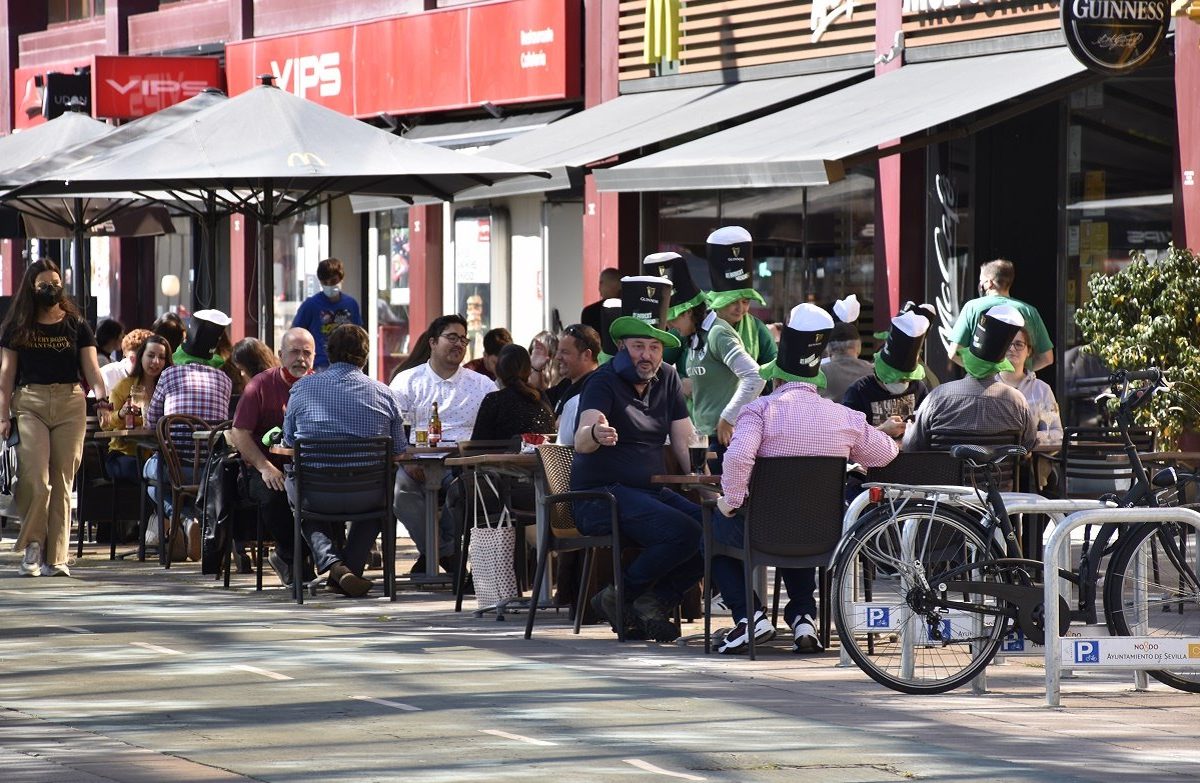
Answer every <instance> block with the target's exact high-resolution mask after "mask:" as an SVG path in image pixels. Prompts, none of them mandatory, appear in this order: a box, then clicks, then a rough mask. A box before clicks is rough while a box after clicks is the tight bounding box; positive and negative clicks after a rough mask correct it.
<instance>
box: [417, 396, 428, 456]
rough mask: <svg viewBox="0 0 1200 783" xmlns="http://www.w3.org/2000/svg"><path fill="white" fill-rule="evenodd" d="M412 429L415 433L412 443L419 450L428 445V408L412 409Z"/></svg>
mask: <svg viewBox="0 0 1200 783" xmlns="http://www.w3.org/2000/svg"><path fill="white" fill-rule="evenodd" d="M413 427H414V428H415V429H416V431H417V435H416V437H415V438H414V439H413V440H414V443H415V444H416V445H417V446H418V447H421V448H424V447H425V446H428V445H429V408H428V407H426V406H424V405H418V406H416V408H414V409H413Z"/></svg>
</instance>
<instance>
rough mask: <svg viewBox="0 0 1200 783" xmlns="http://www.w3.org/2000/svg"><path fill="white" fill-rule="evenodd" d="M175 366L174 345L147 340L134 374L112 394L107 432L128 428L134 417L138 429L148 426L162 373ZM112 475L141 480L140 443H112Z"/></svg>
mask: <svg viewBox="0 0 1200 783" xmlns="http://www.w3.org/2000/svg"><path fill="white" fill-rule="evenodd" d="M170 366H171V343H170V341H169V340H167V338H165V337H163V336H162V335H158V334H153V335H150V336H149V337H147V338H146V341H145V342H143V343H142V347H141V348H139V349H138V352H137V355H136V358H135V359H134V363H133V371H132V372H131V373H129V376H128V377H126V378H123V379H122V380H120V381H119V382H118V383H117V385H116V386H114V387H113V390H112V391H111V392H109V394H110V396H111V398H112V405H113V409H112V410H111V411H109V413H108V414H107V415H105V416H102V417H101V418H100V426H101V427H102V428H104V429H106V430H121V429H125V424H126V419H127V418H128V417H129V416H132V417H133V426H134V427H144V426H146V425H145V421H146V420H145V415H146V411H145V408H146V406H147V405H149V404H150V400H151V398H153V397H154V389H155V387H156V386H158V379H159V377H160V376H161V375H162V371H163V370H165V369H166V368H168V367H170ZM108 475H109V476H111V477H112V478H114V479H124V480H126V481H137V480H138V477H139V476H140V475H141V470H140V468H139V466H138V460H137V442H136V441H133V440H130V439H128V438H113V439H112V441H110V442H109V444H108Z"/></svg>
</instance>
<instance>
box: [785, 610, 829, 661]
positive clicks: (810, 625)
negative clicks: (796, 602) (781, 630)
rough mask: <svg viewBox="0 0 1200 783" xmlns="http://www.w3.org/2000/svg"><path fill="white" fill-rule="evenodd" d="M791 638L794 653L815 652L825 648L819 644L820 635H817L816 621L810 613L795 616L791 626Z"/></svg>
mask: <svg viewBox="0 0 1200 783" xmlns="http://www.w3.org/2000/svg"><path fill="white" fill-rule="evenodd" d="M792 639H793V640H794V643H793V644H792V652H794V653H815V652H821V651H822V650H823V649H825V648H824V647H822V646H821V637H819V636H817V623H816V621H815V620H813V618H812V615H810V614H802V615H800V616H799V617H797V618H796V623H795V625H793V626H792Z"/></svg>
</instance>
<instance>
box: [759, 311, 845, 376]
mask: <svg viewBox="0 0 1200 783" xmlns="http://www.w3.org/2000/svg"><path fill="white" fill-rule="evenodd" d="M832 331H833V316H831V315H830V314H829V313H828V312H826V311H825V310H824V309H822V308H820V307H817V306H816V305H815V304H810V303H808V302H805V303H803V304H798V305H796V306H795V307H793V308H792V312H791V314H790V315H789V316H788V322H787V324H786V325H785V326H784V327H783V333H782V334H781V335H780V337H779V355H778V356H776V357H775V361H773V362H768V363H767V364H764V365H763V366H762V367H761V368H760V369H759V371H758V374H759V375H761V376H762V377H763V378H766V379H767V380H770V379H772V378H780V379H782V380H785V381H802V382H804V383H811V384H813V385H815V386H816V387H817V388H819V389H824V388H825V373H823V372H821V355H822V354H824V353H825V344H826V343H827V342H828V341H829V334H830V332H832Z"/></svg>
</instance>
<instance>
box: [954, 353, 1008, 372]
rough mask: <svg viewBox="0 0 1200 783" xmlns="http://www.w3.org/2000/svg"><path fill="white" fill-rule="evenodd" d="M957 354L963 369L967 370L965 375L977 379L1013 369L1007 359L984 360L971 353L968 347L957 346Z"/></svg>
mask: <svg viewBox="0 0 1200 783" xmlns="http://www.w3.org/2000/svg"><path fill="white" fill-rule="evenodd" d="M958 356H959V358H960V359H962V363H963V369H965V370H966V371H967V375H970V376H971V377H972V378H976V379H978V380H983V379H984V378H987V377H990V376H992V375H995V374H996V373H998V372H1012V371H1013V366H1012V362H1010V361H1009V360H1008V359H1001V360H1000V361H998V362H989V361H985V360H984V359H980V358H979V357H978V356H976V355H975V354H973V353H971V349H970V348H959V349H958Z"/></svg>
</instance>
